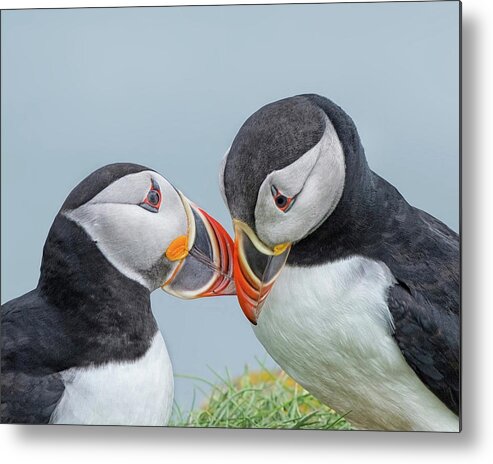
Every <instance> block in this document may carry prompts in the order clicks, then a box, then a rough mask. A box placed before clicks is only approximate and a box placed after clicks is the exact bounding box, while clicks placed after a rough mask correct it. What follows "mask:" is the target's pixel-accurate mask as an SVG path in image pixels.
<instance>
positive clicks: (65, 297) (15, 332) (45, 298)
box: [1, 163, 234, 425]
mask: <svg viewBox="0 0 493 464" xmlns="http://www.w3.org/2000/svg"><path fill="white" fill-rule="evenodd" d="M232 247H233V243H232V241H231V239H230V237H229V236H228V234H227V233H226V232H225V231H224V229H223V228H222V227H221V225H220V224H218V223H217V222H216V221H215V220H214V219H213V218H211V217H210V216H209V215H208V214H207V213H206V212H205V211H203V210H201V209H200V208H199V207H197V206H196V205H194V204H193V203H191V202H190V201H189V200H188V199H187V198H186V197H185V196H184V195H183V194H182V193H181V192H180V191H178V190H176V189H175V188H174V187H173V186H172V185H171V184H170V183H169V182H168V181H167V180H166V179H165V178H164V177H162V176H161V175H160V174H158V173H157V172H155V171H153V170H150V169H148V168H146V167H144V166H139V165H136V164H126V163H119V164H112V165H109V166H105V167H103V168H101V169H99V170H97V171H95V172H94V173H93V174H91V175H90V176H88V177H87V178H86V179H84V180H83V181H82V182H81V183H80V184H79V185H78V186H77V187H76V188H75V189H74V190H73V191H72V192H71V193H70V195H69V196H68V197H67V199H66V201H65V202H64V204H63V206H62V207H61V209H60V211H59V213H58V215H57V216H56V218H55V220H54V222H53V225H52V226H51V229H50V231H49V234H48V238H47V240H46V243H45V246H44V250H43V258H42V263H41V276H40V279H39V283H38V286H37V287H36V288H35V289H34V290H32V291H31V292H29V293H27V294H25V295H23V296H21V297H19V298H17V299H14V300H11V301H9V302H8V303H6V304H4V305H3V306H2V319H1V322H2V327H1V329H2V379H1V381H2V384H1V386H2V390H1V392H2V397H1V419H2V422H4V423H32V424H40V423H53V424H99V425H101V424H110V425H111V424H113V425H115V424H121V425H165V424H166V423H167V421H168V419H169V416H170V413H171V408H172V402H173V372H172V368H171V362H170V359H169V356H168V352H167V350H166V346H165V343H164V340H163V337H162V335H161V333H160V332H159V330H158V327H157V324H156V320H155V319H154V316H153V314H152V312H151V304H150V293H151V292H152V291H154V290H155V289H157V288H160V287H161V288H163V289H164V290H165V291H167V292H169V293H171V294H173V295H175V296H179V297H182V298H198V297H205V296H215V295H221V294H231V293H234V285H233V284H232V282H231V273H232V259H231V255H232Z"/></svg>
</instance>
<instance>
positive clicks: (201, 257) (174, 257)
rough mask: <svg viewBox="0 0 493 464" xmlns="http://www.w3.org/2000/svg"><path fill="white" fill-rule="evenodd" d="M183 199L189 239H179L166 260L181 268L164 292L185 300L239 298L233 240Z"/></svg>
mask: <svg viewBox="0 0 493 464" xmlns="http://www.w3.org/2000/svg"><path fill="white" fill-rule="evenodd" d="M180 195H181V197H182V202H183V206H184V208H185V210H186V213H187V218H188V235H181V236H179V237H177V238H176V239H175V240H173V242H171V244H170V245H169V247H168V249H167V250H166V258H167V259H168V260H169V261H178V265H177V266H176V268H175V270H174V272H173V274H172V275H171V276H170V277H169V278H168V280H167V281H166V282H165V283H164V284H163V285H162V286H161V288H162V289H163V290H164V291H166V292H167V293H170V294H172V295H174V296H177V297H179V298H184V299H195V298H203V297H208V296H220V295H235V293H236V292H235V285H234V281H233V248H234V244H233V240H232V239H231V237H230V236H229V235H228V233H227V232H226V230H225V229H224V227H223V226H222V225H221V224H220V223H219V222H218V221H216V220H215V219H214V218H213V217H212V216H210V215H209V214H208V213H206V212H205V211H204V210H203V209H201V208H199V207H198V206H197V205H195V204H193V203H192V202H190V200H188V199H187V198H186V197H185V196H184V195H183V194H180Z"/></svg>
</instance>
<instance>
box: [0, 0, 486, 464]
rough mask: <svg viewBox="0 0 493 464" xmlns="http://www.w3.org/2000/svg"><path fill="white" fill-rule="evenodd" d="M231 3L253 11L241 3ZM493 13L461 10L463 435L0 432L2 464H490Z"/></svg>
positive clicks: (470, 0)
mask: <svg viewBox="0 0 493 464" xmlns="http://www.w3.org/2000/svg"><path fill="white" fill-rule="evenodd" d="M211 3H212V4H229V3H231V2H226V1H219V0H217V1H213V2H193V1H186V2H185V1H182V2H179V1H174V2H166V1H153V0H145V1H136V0H134V1H126V2H125V1H118V2H116V1H113V2H110V1H80V0H79V1H77V0H75V1H71V2H69V1H61V0H58V1H47V0H39V1H34V0H31V1H23V0H10V1H8V0H0V7H1V8H40V7H75V6H104V7H110V6H126V5H134V6H142V5H145V6H152V5H183V4H185V5H191V4H201V5H203V4H211ZM238 3H242V4H247V3H258V2H251V1H247V0H244V1H242V2H238ZM269 3H290V2H276V1H272V2H269ZM292 3H309V2H302V1H298V2H292ZM312 3H313V2H312ZM492 9H493V2H492V1H491V0H488V1H487V0H464V1H463V19H464V22H463V24H464V27H463V235H462V237H463V294H464V300H463V314H464V317H463V329H464V358H463V360H464V362H463V390H464V401H463V432H462V433H461V434H460V435H457V434H422V433H382V432H380V433H378V432H374V433H372V432H350V433H347V432H338V433H337V432H336V433H334V432H331V433H326V432H303V431H301V432H287V431H249V430H247V431H236V430H210V429H208V430H190V429H142V428H140V429H136V428H116V427H110V428H99V427H92V428H90V427H86V428H83V427H79V428H77V427H65V426H52V427H44V426H6V425H2V426H0V456H1V459H2V462H15V463H16V464H17V463H25V462H26V463H32V464H38V463H44V462H47V463H50V464H53V463H56V462H66V461H70V462H71V463H74V464H87V463H93V462H94V463H100V462H107V463H110V464H113V463H118V464H121V463H127V462H129V463H139V464H140V463H142V464H145V463H147V462H153V463H163V464H167V463H172V462H175V461H177V462H179V463H189V462H191V463H197V464H202V463H208V462H211V463H214V464H217V463H221V462H228V463H234V464H237V463H244V462H245V463H246V462H248V463H249V464H258V463H262V462H269V463H275V464H277V463H281V464H284V463H289V462H297V463H302V464H309V463H310V464H311V463H312V462H313V463H318V462H327V463H331V462H339V463H346V462H348V463H351V462H358V463H365V464H373V463H378V464H386V463H392V464H395V463H399V464H401V463H402V464H408V463H413V464H416V463H420V464H421V463H428V462H429V463H441V462H446V463H447V464H448V463H455V462H462V463H467V464H474V463H481V464H483V463H486V462H491V461H490V459H491V456H493V445H492V443H493V436H492V427H491V422H492V420H493V408H492V398H493V381H492V379H493V361H492V356H493V346H492V342H493V336H492V334H491V332H492V331H493V307H492V304H493V303H492V302H491V298H490V295H489V294H490V289H491V288H493V283H492V280H493V269H492V266H491V263H492V262H493V239H492V238H493V233H492V231H493V219H492V217H493V216H492V214H491V213H492V211H493V208H492V202H493V182H491V176H492V171H493V146H492V142H491V140H492V132H493V130H492V128H491V126H492V123H493V120H492V114H491V107H492V106H493V99H492V90H491V88H492V87H493V72H492V67H493V65H492V62H493V60H492V51H493V24H492V21H491V20H492V15H491V13H492Z"/></svg>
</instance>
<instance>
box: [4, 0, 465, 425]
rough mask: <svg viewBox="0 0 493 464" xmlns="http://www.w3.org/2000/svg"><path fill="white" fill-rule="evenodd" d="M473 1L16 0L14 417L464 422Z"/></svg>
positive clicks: (11, 124) (11, 73) (7, 242)
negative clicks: (124, 0)
mask: <svg viewBox="0 0 493 464" xmlns="http://www.w3.org/2000/svg"><path fill="white" fill-rule="evenodd" d="M460 14H461V13H460V3H459V2H455V1H446V2H445V1H442V2H406V3H392V2H389V3H385V2H384V3H359V4H344V3H337V4H304V5H303V4H302V5H289V4H286V5H256V6H214V7H212V6H211V7H156V8H101V9H98V8H81V9H69V8H68V9H51V10H17V11H16V10H10V11H2V15H1V26H2V44H1V47H2V49H1V52H2V71H1V72H2V74H1V79H2V103H1V116H2V125H1V135H2V139H1V142H2V146H1V152H2V159H1V161H2V170H1V171H2V172H1V176H2V179H1V180H2V231H1V232H2V244H1V246H2V263H1V266H2V313H1V328H2V332H1V352H2V371H1V387H2V390H1V394H2V395H1V421H2V423H20V424H81V425H128V426H131V425H143V426H180V427H231V428H286V429H322V430H383V431H384V430H387V431H433V432H458V431H460V396H461V391H460V239H459V235H458V231H459V225H460V224H459V200H460V198H459V194H460V193H459V174H460V173H459V167H460V166H459V162H460V146H459V140H460V113H459V103H460V100H459V98H460V97H459V93H460V92H459V91H460V80H459V77H460V56H459V53H460V46H459V44H460ZM218 179H219V182H218ZM161 290H163V291H161Z"/></svg>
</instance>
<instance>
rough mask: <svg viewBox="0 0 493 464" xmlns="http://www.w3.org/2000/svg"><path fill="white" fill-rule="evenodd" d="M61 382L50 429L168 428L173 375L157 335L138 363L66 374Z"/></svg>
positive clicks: (93, 368) (161, 341) (80, 370)
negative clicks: (77, 426) (78, 426)
mask: <svg viewBox="0 0 493 464" xmlns="http://www.w3.org/2000/svg"><path fill="white" fill-rule="evenodd" d="M63 380H64V383H65V392H64V394H63V396H62V399H61V401H60V403H59V404H58V406H57V408H56V409H55V411H54V412H53V414H52V417H51V420H50V422H51V423H53V424H94V425H95V424H98V425H166V424H167V422H168V419H169V416H170V414H171V408H172V406H173V372H172V367H171V361H170V359H169V356H168V352H167V350H166V345H165V344H164V340H163V337H162V336H161V333H160V332H157V333H156V335H155V337H154V339H153V341H152V344H151V346H150V348H149V349H148V351H147V353H146V354H145V355H144V356H143V357H141V358H139V359H137V360H136V361H132V362H119V363H109V364H105V365H103V366H98V367H88V368H83V369H70V370H68V371H65V372H63Z"/></svg>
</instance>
